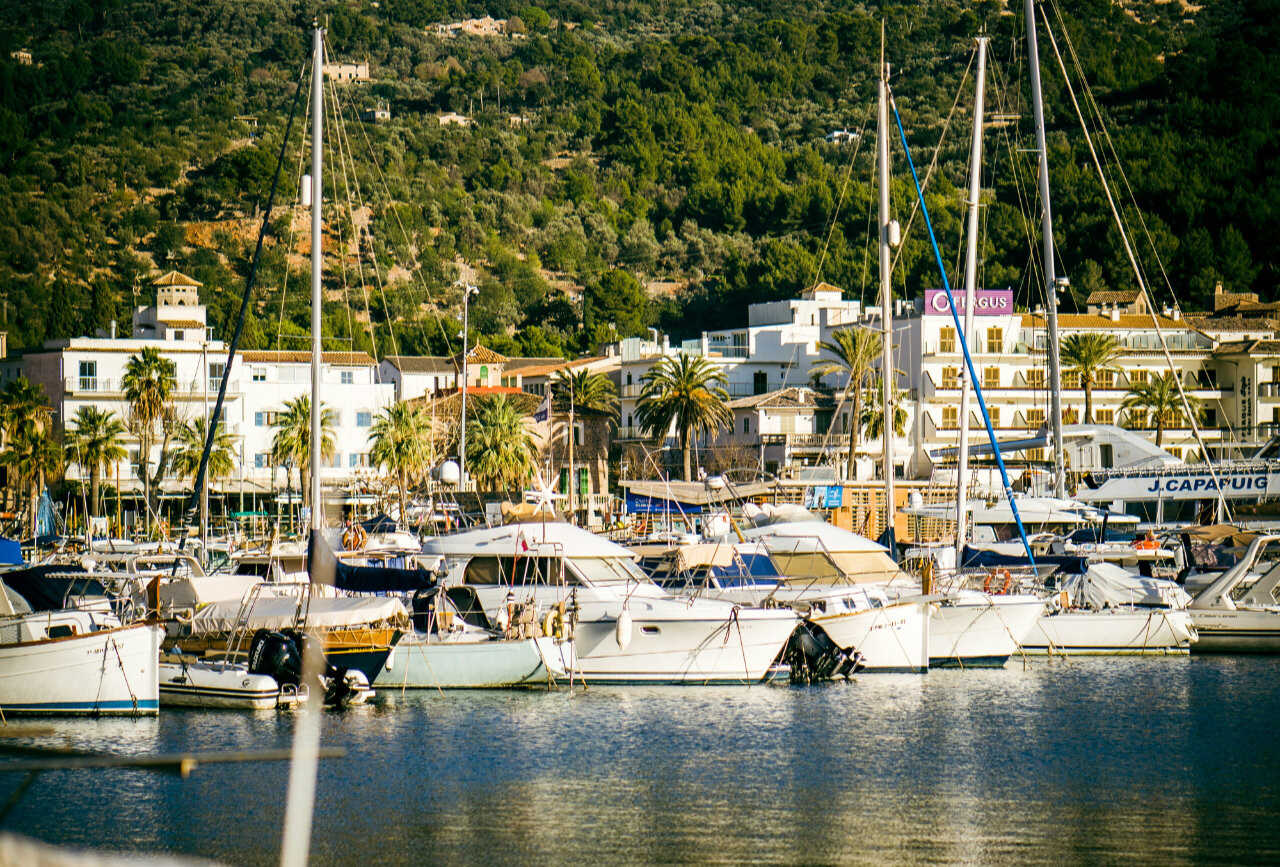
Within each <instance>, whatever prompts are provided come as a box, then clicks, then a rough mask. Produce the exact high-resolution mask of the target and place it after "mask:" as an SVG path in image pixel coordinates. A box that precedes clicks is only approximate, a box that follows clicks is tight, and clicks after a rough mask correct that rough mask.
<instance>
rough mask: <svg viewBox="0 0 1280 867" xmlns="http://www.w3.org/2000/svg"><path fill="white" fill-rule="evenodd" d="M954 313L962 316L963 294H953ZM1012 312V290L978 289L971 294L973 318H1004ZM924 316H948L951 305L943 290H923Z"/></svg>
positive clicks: (958, 292)
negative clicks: (954, 300) (954, 301)
mask: <svg viewBox="0 0 1280 867" xmlns="http://www.w3.org/2000/svg"><path fill="white" fill-rule="evenodd" d="M954 295H955V299H956V312H957V313H959V314H960V315H961V316H963V315H964V292H961V291H956V292H954ZM1012 312H1013V290H1012V289H979V290H978V291H976V292H974V293H973V315H974V316H1005V315H1007V314H1010V313H1012ZM924 315H925V316H950V315H951V305H950V304H949V303H948V302H947V293H946V291H945V290H943V289H926V290H924Z"/></svg>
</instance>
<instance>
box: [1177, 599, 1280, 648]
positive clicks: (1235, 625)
mask: <svg viewBox="0 0 1280 867" xmlns="http://www.w3.org/2000/svg"><path fill="white" fill-rule="evenodd" d="M1191 617H1192V621H1193V622H1194V623H1195V627H1196V632H1197V634H1198V635H1199V639H1198V640H1197V641H1196V643H1195V644H1193V645H1191V652H1192V653H1280V612H1275V611H1253V610H1239V609H1238V610H1235V611H1230V610H1223V609H1193V610H1192V612H1191Z"/></svg>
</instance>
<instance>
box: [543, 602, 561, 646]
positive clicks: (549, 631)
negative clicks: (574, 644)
mask: <svg viewBox="0 0 1280 867" xmlns="http://www.w3.org/2000/svg"><path fill="white" fill-rule="evenodd" d="M542 634H543V635H544V636H545V637H547V638H564V603H563V602H560V603H557V604H556V605H553V606H551V610H549V611H548V612H547V616H546V617H543V618H542Z"/></svg>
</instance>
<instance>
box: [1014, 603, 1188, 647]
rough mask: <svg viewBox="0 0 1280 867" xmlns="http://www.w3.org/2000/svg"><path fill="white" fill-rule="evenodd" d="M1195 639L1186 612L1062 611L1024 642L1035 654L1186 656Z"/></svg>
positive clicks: (1043, 621) (1040, 623)
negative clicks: (1177, 654)
mask: <svg viewBox="0 0 1280 867" xmlns="http://www.w3.org/2000/svg"><path fill="white" fill-rule="evenodd" d="M1195 640H1196V629H1195V627H1194V626H1193V625H1192V619H1191V613H1190V612H1189V611H1185V610H1178V609H1174V610H1166V609H1152V610H1143V609H1133V610H1112V611H1060V612H1057V613H1056V614H1045V615H1043V616H1041V617H1040V619H1039V620H1037V621H1036V624H1035V626H1034V627H1033V628H1032V630H1031V633H1030V634H1029V635H1028V636H1027V639H1026V641H1025V642H1024V643H1023V650H1024V651H1026V652H1027V653H1033V654H1049V653H1059V652H1060V653H1072V654H1098V655H1108V654H1147V653H1151V654H1167V653H1187V652H1188V651H1189V649H1190V647H1191V646H1192V643H1193V642H1194V641H1195Z"/></svg>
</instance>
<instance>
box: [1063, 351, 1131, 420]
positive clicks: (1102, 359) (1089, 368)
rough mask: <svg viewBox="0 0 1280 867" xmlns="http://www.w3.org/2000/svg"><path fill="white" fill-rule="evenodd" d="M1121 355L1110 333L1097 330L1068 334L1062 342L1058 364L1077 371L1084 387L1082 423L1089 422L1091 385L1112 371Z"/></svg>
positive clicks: (1091, 418)
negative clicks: (1060, 359)
mask: <svg viewBox="0 0 1280 867" xmlns="http://www.w3.org/2000/svg"><path fill="white" fill-rule="evenodd" d="M1120 355H1121V348H1120V341H1119V340H1117V339H1116V338H1115V335H1112V334H1103V333H1101V332H1097V331H1089V332H1084V333H1082V334H1069V335H1067V337H1066V338H1065V339H1064V340H1063V341H1062V364H1063V365H1064V366H1065V367H1066V368H1067V370H1070V371H1073V372H1075V373H1079V374H1080V387H1081V388H1083V389H1084V423H1085V424H1093V386H1094V385H1096V384H1097V382H1098V378H1099V374H1102V373H1106V372H1107V371H1114V370H1115V369H1116V367H1115V361H1116V359H1117V358H1119V357H1120Z"/></svg>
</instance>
